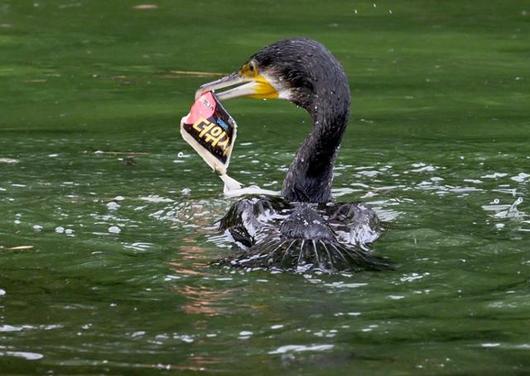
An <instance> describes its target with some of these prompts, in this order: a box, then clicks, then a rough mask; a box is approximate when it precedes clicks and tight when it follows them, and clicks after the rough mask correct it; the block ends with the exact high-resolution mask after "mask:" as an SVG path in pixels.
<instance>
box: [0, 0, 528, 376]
mask: <svg viewBox="0 0 530 376" xmlns="http://www.w3.org/2000/svg"><path fill="white" fill-rule="evenodd" d="M138 5H141V3H139V2H124V1H120V2H95V1H86V0H85V1H83V0H81V1H68V0H62V1H59V0H57V1H33V2H31V1H15V0H4V1H3V2H1V3H0V49H1V58H0V214H1V215H0V371H1V372H0V373H7V374H10V373H35V374H47V373H50V374H51V373H53V374H131V373H145V374H149V373H152V374H159V373H164V372H168V373H178V372H186V373H189V374H193V373H196V372H197V373H198V372H201V371H203V372H206V373H216V374H217V373H221V374H223V373H226V374H248V372H249V370H252V372H253V373H254V374H301V373H303V374H314V375H329V374H346V373H354V372H356V373H369V374H385V375H387V374H410V373H414V372H417V373H426V374H432V373H436V374H443V373H447V374H454V373H464V374H469V373H479V372H481V373H487V374H488V373H489V374H499V373H521V374H523V373H527V372H530V336H529V334H528V333H529V332H530V323H529V319H528V318H529V316H530V303H529V302H530V299H529V298H530V294H529V291H530V289H529V287H530V286H529V275H530V256H529V254H528V250H529V249H530V240H529V233H530V218H529V217H528V214H527V213H528V211H529V207H528V202H529V197H528V186H529V181H530V176H529V175H530V146H529V145H530V143H529V138H530V136H529V135H530V133H529V132H530V121H529V107H528V104H529V103H530V91H529V89H530V84H529V83H530V49H529V47H528V35H530V34H529V33H530V6H528V4H527V3H526V2H524V1H492V2H489V3H488V4H485V3H484V2H479V1H471V2H467V3H465V4H463V3H459V2H438V1H422V2H417V1H401V0H400V1H392V2H389V1H386V2H380V1H377V2H362V3H361V2H359V3H347V2H340V1H331V2H330V1H327V2H317V1H314V2H313V1H312V2H311V3H310V4H308V2H301V1H292V2H288V3H284V2H272V1H259V2H258V1H247V2H244V3H241V2H237V1H228V2H223V3H222V4H217V5H216V4H213V3H197V2H196V3H193V4H192V3H188V2H172V1H158V2H156V4H154V5H156V6H150V7H146V6H144V7H136V8H135V6H138ZM144 5H145V4H144ZM152 5H153V4H152ZM297 35H305V36H309V37H313V38H315V39H318V40H319V41H321V42H323V43H324V44H326V45H327V46H328V47H329V48H330V49H331V50H332V51H333V52H334V53H335V54H336V56H337V57H338V58H339V60H341V62H342V63H343V65H344V67H345V70H346V71H347V73H348V76H349V79H350V85H351V89H352V94H353V103H352V115H351V122H350V126H349V128H348V130H347V134H346V135H345V138H344V143H343V146H342V148H341V152H340V156H339V158H338V161H337V168H336V177H335V182H334V188H335V190H334V193H335V197H336V199H337V200H341V201H358V200H360V201H363V202H367V203H370V204H372V205H373V206H374V207H376V208H377V209H378V210H379V211H380V212H381V213H382V215H383V216H384V217H385V218H386V219H387V220H388V221H389V222H388V223H387V226H386V227H387V229H386V231H385V234H384V235H383V237H382V238H381V239H380V240H379V241H378V242H377V243H376V244H375V245H374V248H375V250H376V252H377V253H378V254H381V255H385V256H387V257H389V258H390V259H392V260H394V261H395V262H396V263H397V264H398V265H399V267H398V268H397V269H396V270H395V271H391V272H383V273H373V272H364V273H357V274H354V275H348V274H341V275H334V276H329V275H318V274H309V275H301V274H292V273H269V272H244V271H236V270H230V269H220V268H215V267H211V266H209V262H210V261H211V260H214V259H215V258H217V257H220V256H223V255H226V254H227V253H229V252H231V250H230V247H229V245H228V244H227V243H226V242H224V241H223V240H222V239H221V238H219V237H217V236H216V235H217V233H216V231H215V227H214V225H213V224H214V222H215V220H216V219H218V218H220V217H221V216H222V215H223V214H224V212H225V211H226V209H227V208H228V206H229V205H230V203H231V202H232V200H229V199H225V198H224V197H223V196H222V193H221V189H222V186H221V183H220V180H218V179H217V178H216V177H215V176H214V175H213V174H211V173H210V172H209V171H208V168H207V167H206V165H205V164H204V163H203V162H202V161H201V160H200V158H199V157H198V156H196V155H195V154H194V153H193V151H192V150H191V149H190V148H189V147H188V146H187V145H185V144H184V142H183V141H182V140H181V139H180V137H179V135H178V132H177V126H178V119H179V118H180V117H181V116H182V115H183V114H184V113H185V112H186V111H187V109H188V108H189V105H190V104H191V100H192V95H193V92H194V91H195V89H196V87H197V86H198V85H199V84H201V83H203V82H205V81H208V80H211V79H213V78H215V77H217V76H215V73H228V72H230V71H232V70H234V69H236V68H237V67H239V65H240V64H241V63H243V62H244V60H245V59H246V58H247V57H248V56H249V55H250V54H251V53H253V52H254V51H255V50H257V49H258V48H260V47H261V46H263V45H265V44H267V43H270V42H272V41H275V40H277V39H280V38H283V37H286V36H297ZM190 71H193V72H199V73H190ZM201 72H202V73H201ZM212 73H214V74H213V75H212ZM226 106H227V108H228V109H229V111H230V112H231V114H232V115H233V116H234V117H235V118H236V119H237V121H238V124H239V135H238V144H237V145H236V148H235V151H234V155H233V159H232V162H231V168H230V169H231V174H232V175H233V176H234V177H235V178H237V179H238V180H240V181H242V182H244V183H246V184H258V185H259V186H261V187H263V188H267V189H272V190H279V189H280V188H281V183H282V180H283V177H284V174H285V171H286V168H287V166H288V165H289V163H290V161H291V160H292V157H293V154H294V152H295V150H296V148H297V147H298V145H299V144H300V143H301V142H302V140H303V138H304V136H305V134H306V133H307V132H308V129H309V126H310V125H309V118H308V116H307V115H306V114H305V113H303V111H302V110H300V109H297V108H295V107H294V106H292V105H290V104H289V103H283V102H277V101H268V102H262V101H251V100H234V101H231V102H227V103H226Z"/></svg>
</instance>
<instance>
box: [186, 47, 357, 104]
mask: <svg viewBox="0 0 530 376" xmlns="http://www.w3.org/2000/svg"><path fill="white" fill-rule="evenodd" d="M222 89H226V90H224V91H220V90H222ZM207 91H215V92H216V94H217V96H218V98H219V99H221V100H225V99H231V98H237V97H250V98H256V99H286V100H289V101H291V102H293V103H295V104H296V105H298V106H300V107H303V108H305V109H306V110H307V111H309V112H310V113H313V112H314V104H315V100H316V99H317V98H318V97H319V96H321V97H322V98H327V99H333V97H335V96H340V95H342V96H344V97H345V98H346V97H347V102H348V105H349V96H350V93H349V87H348V81H347V78H346V75H345V74H344V71H343V70H342V67H341V65H340V64H339V62H338V61H337V60H336V59H335V57H334V56H333V55H332V54H331V53H330V52H329V51H328V50H327V49H326V48H325V47H324V46H323V45H322V44H320V43H318V42H315V41H313V40H310V39H306V38H297V39H285V40H281V41H278V42H275V43H273V44H271V45H269V46H266V47H264V48H263V49H261V50H259V51H258V52H256V53H255V54H254V55H252V56H251V57H250V58H249V59H248V61H247V62H246V63H245V64H243V65H242V67H241V68H240V69H239V70H238V71H236V72H234V73H232V74H229V75H227V76H225V77H223V78H220V79H218V80H216V81H213V82H209V83H206V84H204V85H202V86H201V87H200V88H199V90H197V93H196V97H198V96H200V95H201V94H202V93H204V92H207ZM322 98H321V100H322Z"/></svg>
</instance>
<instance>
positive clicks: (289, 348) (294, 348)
mask: <svg viewBox="0 0 530 376" xmlns="http://www.w3.org/2000/svg"><path fill="white" fill-rule="evenodd" d="M334 347H335V345H330V344H314V345H286V346H280V347H278V348H277V349H276V350H273V351H269V354H271V355H274V354H285V353H288V352H304V351H326V350H331V349H332V348H334Z"/></svg>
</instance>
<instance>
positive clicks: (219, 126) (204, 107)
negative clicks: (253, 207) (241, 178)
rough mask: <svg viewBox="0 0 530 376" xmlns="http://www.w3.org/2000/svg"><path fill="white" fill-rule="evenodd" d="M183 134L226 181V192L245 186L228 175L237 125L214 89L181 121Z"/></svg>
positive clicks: (197, 101)
mask: <svg viewBox="0 0 530 376" xmlns="http://www.w3.org/2000/svg"><path fill="white" fill-rule="evenodd" d="M180 134H181V135H182V138H183V139H184V141H186V142H187V143H188V144H190V146H191V147H192V148H193V149H195V151H196V152H197V153H198V154H199V155H200V156H201V157H202V159H204V161H205V162H206V163H207V164H208V166H210V167H211V168H212V169H213V170H214V171H215V172H217V174H219V177H220V178H221V180H223V182H224V193H225V194H228V193H229V192H230V191H233V190H238V189H241V184H240V183H239V182H238V181H237V180H235V179H232V178H231V177H229V176H228V175H227V173H226V172H227V168H228V164H229V163H230V155H231V154H232V149H233V147H234V143H235V140H236V134H237V124H236V122H235V121H234V119H233V118H232V116H230V114H229V113H228V112H227V111H226V110H225V109H224V107H223V106H222V105H221V102H220V101H219V100H218V99H217V97H216V96H215V94H214V93H213V92H206V93H203V94H202V95H201V96H200V97H198V98H197V99H196V100H195V103H193V105H192V106H191V109H190V113H189V114H188V115H186V116H184V117H183V118H182V119H181V121H180Z"/></svg>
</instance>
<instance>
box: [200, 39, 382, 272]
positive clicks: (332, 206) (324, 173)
mask: <svg viewBox="0 0 530 376" xmlns="http://www.w3.org/2000/svg"><path fill="white" fill-rule="evenodd" d="M233 85H239V86H236V87H234V88H232V89H229V90H227V91H224V92H220V93H218V94H217V95H218V97H219V98H220V99H229V98H234V97H239V96H250V97H254V98H281V99H286V100H289V101H291V102H293V103H295V104H296V105H298V106H300V107H302V108H304V109H305V110H306V111H307V112H308V113H309V114H310V116H311V118H312V120H313V124H314V125H313V128H312V130H311V132H310V133H309V135H308V136H307V138H306V139H305V140H304V142H303V143H302V145H301V146H300V148H299V149H298V152H297V153H296V156H295V158H294V160H293V162H292V164H291V166H290V167H289V170H288V172H287V175H286V178H285V180H284V184H283V189H282V197H271V196H251V197H247V198H244V199H242V200H241V201H238V202H236V203H235V204H233V205H232V207H231V208H230V209H229V211H228V213H227V214H226V215H225V216H224V217H223V218H222V219H221V221H220V228H221V230H225V231H227V232H228V233H230V234H231V236H232V238H233V240H234V241H235V242H236V244H238V245H239V246H240V248H242V249H243V250H242V252H240V253H238V254H236V255H235V256H231V257H228V258H227V259H224V260H221V263H228V264H230V265H233V266H242V267H265V268H274V267H277V268H281V269H295V270H308V269H319V270H324V271H341V270H355V269H384V268H386V267H388V263H386V262H385V261H384V260H383V259H381V258H379V257H377V256H374V255H373V254H372V253H371V252H370V251H369V250H368V249H367V247H366V246H367V244H369V243H371V242H373V241H374V240H376V239H377V238H378V237H379V235H380V228H379V221H378V219H377V216H376V214H375V213H374V211H373V210H372V209H370V208H368V207H366V206H364V205H362V204H355V203H343V204H341V203H333V202H331V183H332V179H333V166H334V162H335V158H336V155H337V149H338V147H339V145H340V142H341V140H342V135H343V133H344V130H345V129H346V125H347V121H348V115H349V108H350V90H349V85H348V80H347V77H346V75H345V73H344V71H343V69H342V67H341V65H340V63H339V62H338V61H337V60H336V59H335V57H334V56H333V55H332V54H331V53H330V52H329V51H328V50H327V49H326V48H325V47H324V46H323V45H321V44H320V43H318V42H315V41H313V40H310V39H305V38H299V39H287V40H282V41H279V42H276V43H274V44H271V45H269V46H267V47H265V48H263V49H262V50H260V51H258V52H257V53H256V54H254V55H253V56H252V57H251V58H250V59H249V61H248V62H247V63H246V64H244V65H243V67H242V68H241V69H240V71H239V72H236V73H234V74H232V75H229V76H227V77H224V78H222V79H220V80H217V81H214V82H212V83H209V84H205V85H203V86H201V89H200V90H199V92H204V91H207V90H216V89H220V88H225V87H227V86H233Z"/></svg>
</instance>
